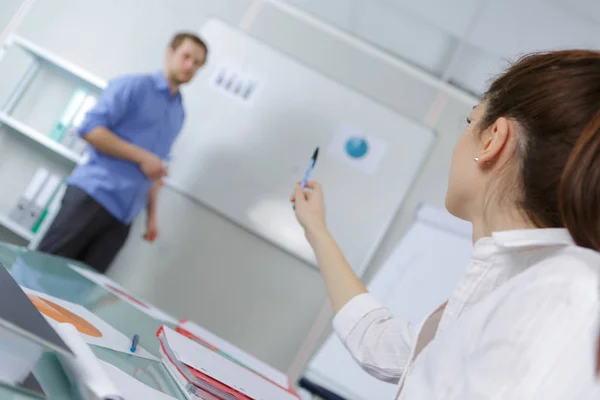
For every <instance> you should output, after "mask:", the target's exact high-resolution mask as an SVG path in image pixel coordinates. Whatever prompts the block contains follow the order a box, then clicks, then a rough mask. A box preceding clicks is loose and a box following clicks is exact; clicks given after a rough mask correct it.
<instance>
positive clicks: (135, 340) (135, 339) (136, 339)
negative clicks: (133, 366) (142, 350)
mask: <svg viewBox="0 0 600 400" xmlns="http://www.w3.org/2000/svg"><path fill="white" fill-rule="evenodd" d="M139 341H140V337H139V336H138V335H133V339H132V340H131V352H132V353H135V349H137V345H138V342H139Z"/></svg>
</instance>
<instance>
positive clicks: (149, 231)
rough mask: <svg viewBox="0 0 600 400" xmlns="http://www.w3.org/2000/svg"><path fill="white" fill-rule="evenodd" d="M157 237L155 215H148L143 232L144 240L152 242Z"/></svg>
mask: <svg viewBox="0 0 600 400" xmlns="http://www.w3.org/2000/svg"><path fill="white" fill-rule="evenodd" d="M156 238H158V226H157V225H156V218H155V217H148V221H146V233H144V240H145V241H147V242H150V243H152V242H154V241H155V240H156Z"/></svg>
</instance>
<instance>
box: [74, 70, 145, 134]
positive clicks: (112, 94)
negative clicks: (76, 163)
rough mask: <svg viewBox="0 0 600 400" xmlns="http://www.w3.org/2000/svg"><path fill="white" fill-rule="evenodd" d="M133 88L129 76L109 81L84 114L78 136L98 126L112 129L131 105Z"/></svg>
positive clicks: (133, 85) (132, 81)
mask: <svg viewBox="0 0 600 400" xmlns="http://www.w3.org/2000/svg"><path fill="white" fill-rule="evenodd" d="M135 88H136V83H135V81H134V80H133V79H132V78H129V77H123V78H117V79H115V80H112V81H111V82H109V84H108V86H107V87H106V89H105V90H104V91H103V92H102V94H101V95H100V98H99V99H98V102H97V103H96V106H95V107H94V108H92V109H91V110H90V111H88V113H87V114H86V116H85V119H84V120H83V123H82V124H81V126H80V127H79V129H78V131H77V133H78V134H79V136H81V137H83V136H85V135H87V134H88V133H90V132H91V131H92V130H93V129H95V128H98V127H105V128H108V129H110V130H113V131H114V126H115V125H116V124H118V123H119V121H121V119H122V118H123V116H125V115H126V114H127V113H128V111H130V109H131V107H132V97H133V94H134V91H135ZM115 133H117V132H115Z"/></svg>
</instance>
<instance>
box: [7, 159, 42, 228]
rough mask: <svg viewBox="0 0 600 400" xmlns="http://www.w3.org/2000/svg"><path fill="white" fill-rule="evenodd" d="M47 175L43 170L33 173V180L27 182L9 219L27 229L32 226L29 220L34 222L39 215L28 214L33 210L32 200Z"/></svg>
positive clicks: (39, 169)
mask: <svg viewBox="0 0 600 400" xmlns="http://www.w3.org/2000/svg"><path fill="white" fill-rule="evenodd" d="M49 175H50V172H49V171H48V170H47V169H45V168H38V169H37V170H36V171H35V174H34V175H33V178H32V179H31V181H29V184H28V185H27V187H26V188H25V190H24V191H23V193H21V196H20V197H19V201H18V203H17V205H16V206H15V208H14V209H13V210H12V211H11V213H10V214H9V218H10V219H12V220H13V221H15V222H16V223H18V224H19V225H21V226H25V227H27V226H32V225H33V222H31V219H34V221H35V220H37V218H38V217H39V214H37V215H36V214H35V213H33V214H32V213H31V212H30V210H32V209H33V200H34V198H35V197H36V196H37V195H38V193H39V192H40V190H41V189H42V186H43V185H44V183H45V182H46V180H47V179H48V176H49Z"/></svg>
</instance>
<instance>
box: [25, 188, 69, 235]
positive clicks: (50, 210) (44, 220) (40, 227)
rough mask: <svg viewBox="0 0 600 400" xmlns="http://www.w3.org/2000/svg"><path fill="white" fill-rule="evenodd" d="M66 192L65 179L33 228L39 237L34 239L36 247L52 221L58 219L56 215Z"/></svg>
mask: <svg viewBox="0 0 600 400" xmlns="http://www.w3.org/2000/svg"><path fill="white" fill-rule="evenodd" d="M66 191H67V183H66V181H65V180H64V179H63V180H62V182H61V184H60V185H59V187H58V189H56V192H55V193H54V195H53V196H52V199H50V202H49V203H48V205H47V206H46V208H45V209H44V210H43V211H42V213H41V214H40V217H39V218H38V220H37V221H36V223H35V225H34V226H33V228H32V230H33V232H34V233H35V234H36V235H38V237H36V238H35V239H34V244H35V246H37V245H38V244H39V240H40V239H41V235H44V234H45V233H46V231H47V230H48V227H49V225H50V223H51V222H52V220H54V218H55V217H56V214H58V212H59V211H60V207H61V203H62V198H63V196H64V194H65V192H66Z"/></svg>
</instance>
